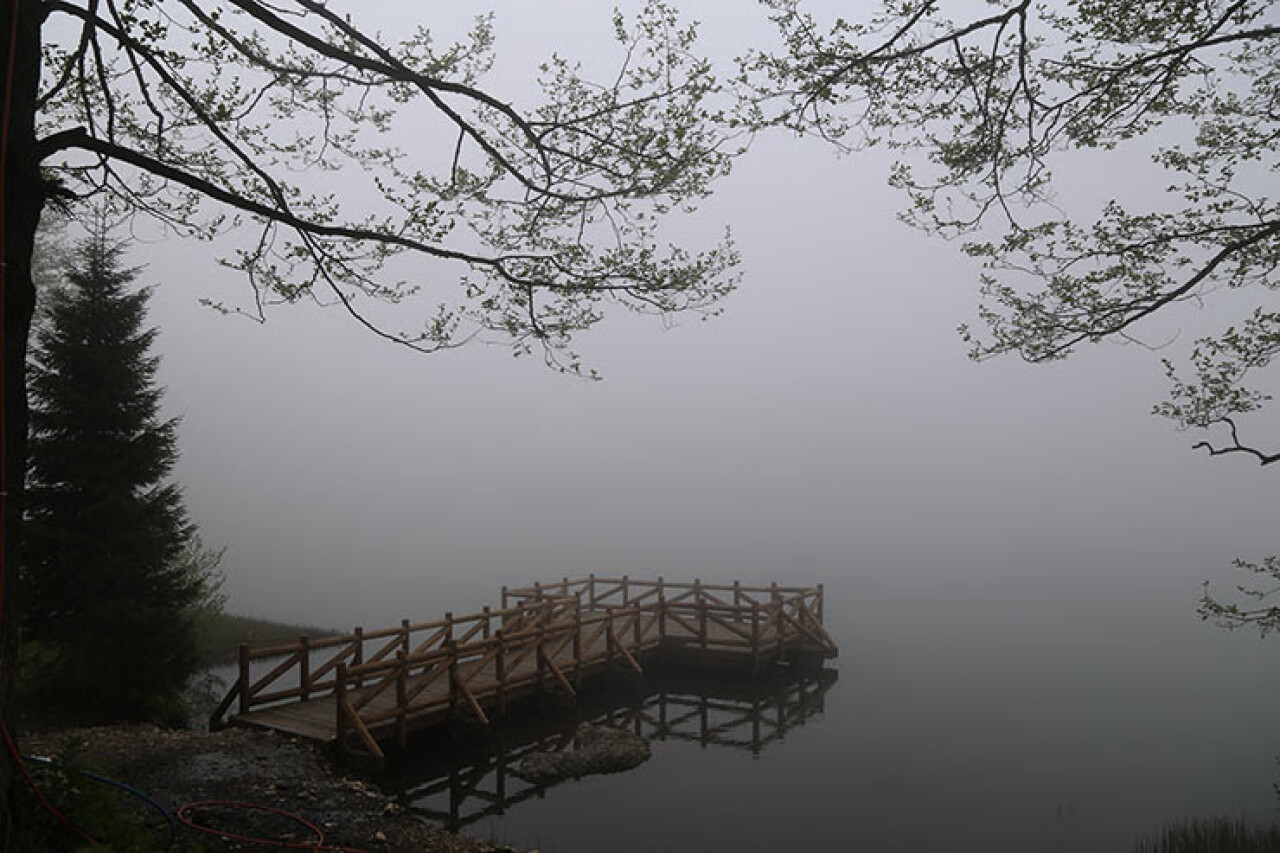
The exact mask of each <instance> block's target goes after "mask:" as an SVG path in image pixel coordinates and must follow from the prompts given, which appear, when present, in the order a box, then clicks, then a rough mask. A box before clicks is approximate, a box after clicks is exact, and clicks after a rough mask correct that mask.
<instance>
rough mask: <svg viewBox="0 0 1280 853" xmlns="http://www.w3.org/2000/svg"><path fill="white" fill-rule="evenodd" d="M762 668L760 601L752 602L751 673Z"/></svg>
mask: <svg viewBox="0 0 1280 853" xmlns="http://www.w3.org/2000/svg"><path fill="white" fill-rule="evenodd" d="M759 668H760V602H758V601H753V602H751V673H752V674H753V675H754V674H755V672H756V671H757V670H758V669H759Z"/></svg>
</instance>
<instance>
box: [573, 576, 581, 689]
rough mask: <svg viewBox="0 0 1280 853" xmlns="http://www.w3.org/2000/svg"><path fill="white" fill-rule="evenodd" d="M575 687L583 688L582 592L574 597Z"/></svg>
mask: <svg viewBox="0 0 1280 853" xmlns="http://www.w3.org/2000/svg"><path fill="white" fill-rule="evenodd" d="M573 601H574V604H573V687H574V689H575V690H580V689H581V688H582V593H580V592H579V593H577V594H575V595H574V597H573Z"/></svg>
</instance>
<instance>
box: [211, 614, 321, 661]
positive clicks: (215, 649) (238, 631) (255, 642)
mask: <svg viewBox="0 0 1280 853" xmlns="http://www.w3.org/2000/svg"><path fill="white" fill-rule="evenodd" d="M195 627H196V643H197V649H198V651H199V655H200V662H201V665H202V666H206V667H208V666H220V665H222V664H228V663H235V662H236V659H237V651H236V650H237V648H238V647H239V645H240V644H241V643H245V644H247V645H250V646H272V645H276V644H277V643H288V642H292V641H294V640H297V639H298V637H301V636H308V637H330V636H333V635H334V634H341V633H342V632H341V631H334V630H332V629H330V628H318V627H316V626H315V625H293V624H289V623H285V622H272V621H270V620H268V619H254V618H253V617H251V616H237V615H235V614H233V613H216V612H213V611H209V610H202V611H201V612H200V614H199V615H198V616H197V617H196V620H195Z"/></svg>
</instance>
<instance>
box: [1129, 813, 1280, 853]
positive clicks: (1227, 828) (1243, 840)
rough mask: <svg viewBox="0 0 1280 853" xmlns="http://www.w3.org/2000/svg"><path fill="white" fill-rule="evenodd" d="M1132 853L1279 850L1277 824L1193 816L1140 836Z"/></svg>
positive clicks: (1258, 852) (1278, 852)
mask: <svg viewBox="0 0 1280 853" xmlns="http://www.w3.org/2000/svg"><path fill="white" fill-rule="evenodd" d="M1134 853H1280V826H1277V825H1276V824H1269V825H1261V826H1259V825H1251V824H1249V823H1247V822H1246V821H1245V820H1244V819H1243V818H1237V819H1235V820H1232V819H1230V818H1212V819H1199V818H1197V819H1194V820H1188V821H1183V822H1181V823H1175V824H1170V825H1168V826H1166V827H1165V828H1164V829H1163V830H1161V831H1160V833H1159V834H1158V835H1156V836H1154V837H1147V838H1143V839H1140V840H1139V841H1138V843H1137V845H1136V846H1135V847H1134Z"/></svg>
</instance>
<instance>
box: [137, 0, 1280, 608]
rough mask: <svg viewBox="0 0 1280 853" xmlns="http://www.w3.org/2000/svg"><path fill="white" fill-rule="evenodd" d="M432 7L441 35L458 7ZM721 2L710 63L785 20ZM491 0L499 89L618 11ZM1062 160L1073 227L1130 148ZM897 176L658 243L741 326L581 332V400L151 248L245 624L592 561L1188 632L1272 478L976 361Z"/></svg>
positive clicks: (602, 30) (942, 262)
mask: <svg viewBox="0 0 1280 853" xmlns="http://www.w3.org/2000/svg"><path fill="white" fill-rule="evenodd" d="M633 5H634V4H624V8H630V7H631V6H633ZM846 5H847V4H846ZM383 6H385V7H386V8H383ZM433 6H443V7H444V8H445V10H446V11H445V12H444V13H441V14H445V15H451V16H454V17H450V18H449V24H448V25H449V26H451V27H454V30H453V31H454V32H456V31H457V30H456V28H457V21H458V20H460V19H461V17H460V16H461V14H462V13H465V12H467V10H470V9H472V8H474V4H471V3H450V4H433ZM729 6H730V4H720V3H714V4H713V3H708V2H704V3H699V4H684V8H685V9H686V10H687V13H688V14H690V15H692V16H694V17H698V18H701V19H702V20H703V21H704V30H703V32H704V36H705V38H706V40H707V43H708V46H709V49H710V50H711V51H712V52H713V53H714V54H715V55H716V56H717V57H719V58H727V57H731V56H733V55H734V54H736V53H739V52H741V51H742V50H743V49H745V48H746V47H749V46H751V45H753V44H759V43H760V40H761V39H763V38H766V34H767V32H768V30H767V27H766V26H765V25H764V22H763V15H762V14H761V13H760V11H759V10H758V9H756V8H755V7H754V6H748V5H747V4H732V10H730V9H729V8H728V7H729ZM496 7H497V11H498V16H497V33H498V42H497V51H498V54H499V57H500V62H499V67H498V69H497V70H496V73H495V75H494V82H493V84H492V85H493V88H494V89H496V90H498V91H499V92H506V91H509V92H511V93H514V94H513V95H512V96H513V97H516V96H518V95H519V94H520V93H522V92H525V91H527V88H526V86H525V83H524V81H525V79H526V77H527V75H528V73H529V69H530V67H531V65H532V63H534V62H536V61H537V59H539V58H541V57H544V56H545V55H547V54H548V53H549V52H550V51H551V50H553V49H560V50H562V51H564V52H565V53H567V54H570V55H575V56H585V57H586V58H587V59H588V61H589V62H594V61H599V62H604V60H603V58H602V57H603V56H604V55H605V51H606V43H605V40H606V39H607V36H608V32H609V12H608V8H607V7H606V6H604V5H601V4H598V3H594V2H588V0H582V2H576V3H575V2H557V3H545V2H544V3H537V4H520V3H514V2H509V3H502V4H496ZM387 8H392V9H396V10H399V11H398V13H397V14H399V15H402V16H404V17H405V18H406V19H408V18H409V17H410V16H412V15H415V14H418V13H419V10H420V9H421V8H422V7H420V6H419V5H418V4H411V3H400V4H382V6H380V10H381V11H383V13H384V14H386V9H387ZM748 9H750V13H748V11H747V10H748ZM433 14H436V13H433ZM360 20H362V19H361V17H360V15H357V21H360ZM394 23H395V21H394V19H393V18H391V17H390V16H388V18H387V19H384V20H381V21H376V22H374V26H376V27H385V28H390V27H391V26H393V25H394ZM428 23H431V22H428ZM602 67H607V65H602ZM1064 162H1065V163H1066V168H1067V169H1070V170H1078V174H1074V173H1073V174H1071V175H1070V178H1071V179H1070V182H1069V184H1070V186H1071V195H1070V196H1068V197H1066V198H1064V199H1063V202H1064V204H1065V205H1066V206H1067V208H1068V209H1087V208H1088V207H1089V206H1090V205H1091V204H1095V203H1097V202H1098V201H1099V200H1101V199H1104V198H1105V197H1106V195H1107V194H1108V193H1109V192H1110V191H1111V190H1112V189H1113V188H1115V187H1116V186H1119V185H1122V184H1123V183H1124V182H1125V181H1126V180H1128V177H1127V176H1128V175H1129V174H1130V169H1131V167H1132V165H1133V163H1135V162H1140V160H1136V159H1134V158H1132V157H1128V155H1125V154H1120V155H1117V157H1115V158H1114V159H1111V158H1093V159H1087V158H1075V159H1074V160H1071V161H1064ZM888 164H889V160H888V159H887V158H886V156H885V155H884V153H883V152H878V151H873V152H870V153H866V154H856V155H852V156H847V157H843V158H838V157H837V156H835V154H834V152H832V151H831V150H830V149H828V148H825V147H823V146H822V145H820V144H818V143H816V142H811V141H803V140H796V139H792V138H788V137H786V136H785V135H777V136H768V137H764V138H761V139H760V140H758V141H757V142H756V144H755V145H754V147H753V149H752V151H751V152H750V153H749V154H748V155H747V156H746V157H744V158H742V159H741V160H740V161H739V163H738V164H737V166H736V168H735V171H734V173H733V175H732V176H731V177H730V178H729V179H727V180H725V181H724V182H723V183H722V184H721V186H720V188H719V191H718V192H717V193H716V195H715V196H714V197H713V198H712V199H711V200H710V201H709V202H708V203H707V204H705V205H704V206H703V208H702V209H701V211H700V212H699V213H698V214H697V215H696V216H695V217H692V218H690V219H688V220H682V221H680V222H678V223H676V224H674V225H673V226H672V231H671V233H672V234H673V235H674V236H676V237H677V238H679V239H681V240H682V241H686V242H687V243H688V244H689V245H690V246H691V247H697V246H701V245H706V244H707V243H709V242H711V241H713V240H714V239H715V237H716V235H717V234H718V233H719V232H720V230H721V229H722V228H723V227H724V226H725V225H730V226H732V228H733V229H734V234H735V238H736V240H737V242H738V244H739V246H740V248H741V251H742V254H743V258H744V266H743V272H744V279H743V282H742V285H741V288H740V290H739V292H738V293H737V294H736V295H734V296H733V297H732V298H731V299H730V300H729V301H728V303H727V304H726V306H725V312H724V315H723V316H721V317H718V318H715V319H713V320H710V321H708V322H700V321H699V320H697V319H696V318H692V317H691V318H687V319H680V320H679V321H678V324H677V326H676V327H675V328H672V329H665V328H663V326H662V325H661V324H660V323H659V322H656V321H654V320H653V319H652V318H641V317H627V316H614V317H611V318H610V319H609V320H608V321H607V322H605V323H604V324H602V325H601V326H600V327H599V328H598V329H597V330H595V331H593V332H591V333H589V334H586V335H584V336H582V337H581V338H580V339H579V341H578V349H579V350H580V351H581V352H582V353H583V355H584V356H585V358H586V360H587V361H588V362H589V363H590V364H591V365H592V366H594V367H596V368H597V369H599V370H600V371H601V373H602V374H603V375H604V377H605V380H604V381H603V382H596V383H592V382H586V381H582V380H578V379H574V378H570V377H566V376H562V375H558V374H555V373H553V372H551V371H549V370H547V369H546V368H545V367H544V366H543V365H542V364H541V361H540V359H538V358H537V357H533V358H521V359H513V358H512V357H511V354H510V352H509V351H508V350H505V349H503V348H501V347H496V346H483V345H481V346H475V347H472V348H470V349H467V350H463V351H459V352H453V353H447V354H443V355H434V356H424V355H419V354H415V353H413V352H410V351H408V350H406V349H403V348H400V347H397V346H395V345H392V344H389V343H386V342H383V341H379V340H376V339H374V338H373V337H371V336H370V335H369V334H368V333H367V332H364V331H363V330H361V329H359V328H358V327H357V326H356V325H355V324H354V323H352V322H351V321H350V319H349V318H347V317H345V316H344V315H342V314H340V313H339V312H335V311H326V310H321V309H318V308H315V307H312V306H299V307H291V308H281V309H278V310H276V311H274V312H273V313H271V314H270V317H269V321H268V322H267V323H266V324H265V325H261V326H260V325H257V324H254V323H251V322H248V321H246V320H242V319H236V318H227V317H223V316H220V315H217V314H215V313H213V312H210V311H208V310H205V309H202V308H201V307H200V306H199V305H198V303H197V300H198V299H199V298H200V297H205V296H212V297H215V298H226V299H238V300H240V301H244V300H246V299H247V298H248V289H247V285H246V284H245V283H244V281H243V280H241V279H240V278H239V277H238V276H237V274H236V273H234V272H231V271H228V270H226V269H224V268H222V267H219V266H218V265H217V264H216V263H215V260H214V259H215V257H216V255H217V252H216V251H215V249H214V248H213V247H209V246H204V245H200V244H196V243H193V242H190V241H180V240H169V241H166V242H160V243H153V244H149V245H139V246H138V247H137V249H136V251H135V253H134V254H133V255H132V256H131V260H132V261H134V262H137V263H145V264H146V265H147V268H146V270H145V272H144V273H143V275H142V276H141V281H142V282H144V283H148V284H152V283H154V284H157V285H159V286H158V288H157V291H156V295H155V297H154V299H153V301H152V314H151V319H152V322H153V323H155V324H157V325H159V326H161V327H162V329H163V331H162V335H161V338H160V343H159V349H160V353H161V355H162V356H163V360H164V361H163V366H162V370H161V375H162V380H163V382H164V384H165V386H166V388H167V391H166V397H165V407H166V411H167V412H169V413H171V414H173V415H180V416H181V417H182V418H183V422H182V428H181V452H182V458H181V461H180V463H179V465H178V467H177V470H176V476H177V478H178V480H179V481H180V482H181V484H182V485H183V487H184V489H185V494H186V499H187V503H188V507H189V509H190V510H191V513H192V515H193V516H194V518H195V520H196V521H197V523H198V524H199V525H200V527H201V529H202V531H203V536H204V538H205V541H206V542H207V543H208V544H210V545H214V546H226V548H227V552H226V557H225V561H224V569H225V571H226V574H227V585H226V591H227V592H228V593H229V595H230V607H231V609H232V610H234V611H239V612H245V613H250V614H254V615H263V616H271V617H277V618H282V619H291V620H302V621H309V622H315V623H320V624H322V625H326V626H331V627H346V626H348V625H350V624H353V623H357V622H360V623H363V624H366V625H378V624H381V623H387V622H391V621H395V620H398V619H399V618H401V617H402V616H407V617H412V618H414V619H426V618H433V617H435V616H437V615H438V614H439V613H440V612H441V611H443V610H446V609H453V610H456V611H459V612H461V611H463V610H468V609H471V608H473V607H478V606H479V605H480V604H481V603H485V602H488V601H494V600H495V599H496V593H497V590H498V588H499V587H500V586H501V585H502V584H503V583H512V584H515V583H524V582H529V581H533V580H537V579H551V578H557V577H560V576H561V575H570V576H577V575H583V574H585V573H587V572H588V571H596V572H598V573H622V572H629V573H631V574H633V575H638V576H639V575H643V576H656V575H660V574H661V575H665V576H667V577H669V578H692V577H695V576H699V577H702V578H703V579H716V580H731V579H735V578H738V579H742V580H744V581H761V580H775V579H776V580H780V581H794V582H814V581H825V582H826V583H827V584H828V586H830V587H834V588H838V589H842V590H845V591H846V592H847V593H848V594H850V595H855V596H858V597H859V598H860V600H863V601H864V602H865V601H876V600H877V596H879V597H880V599H879V600H883V601H885V602H892V605H891V606H893V607H907V608H909V607H910V606H911V602H912V601H913V593H915V592H920V593H921V594H933V593H935V592H936V591H937V590H946V591H952V592H959V593H963V594H966V595H971V596H980V597H983V598H985V599H987V600H989V601H991V602H995V603H997V604H999V605H1000V606H1007V607H1008V608H1015V609H1016V608H1029V609H1032V610H1034V609H1036V608H1044V607H1052V608H1054V609H1058V608H1061V607H1064V606H1066V607H1069V606H1071V597H1073V596H1074V597H1076V599H1078V600H1082V601H1083V600H1095V601H1101V600H1108V599H1112V600H1115V601H1117V602H1122V603H1123V602H1128V601H1133V600H1145V601H1157V602H1159V604H1160V606H1161V607H1167V609H1168V610H1169V611H1170V612H1173V613H1177V614H1178V615H1179V618H1185V619H1186V620H1188V621H1194V620H1195V615H1194V612H1193V611H1194V602H1195V598H1196V595H1197V594H1198V591H1199V583H1200V581H1201V580H1203V579H1206V578H1210V577H1214V578H1219V579H1225V580H1228V581H1231V580H1235V579H1237V578H1236V576H1235V575H1233V574H1232V573H1231V572H1230V571H1229V566H1228V564H1229V561H1230V559H1231V558H1232V557H1235V556H1246V557H1258V556H1261V555H1264V554H1268V553H1272V552H1273V551H1274V550H1275V549H1276V540H1275V537H1274V534H1273V526H1274V523H1275V512H1274V507H1275V505H1276V504H1275V499H1276V496H1277V489H1278V488H1280V479H1277V475H1276V474H1270V475H1269V474H1267V473H1266V471H1265V469H1260V468H1259V467H1258V466H1257V465H1256V464H1254V463H1251V462H1249V461H1247V460H1245V459H1225V460H1212V461H1211V460H1209V459H1207V458H1206V457H1205V456H1204V454H1203V453H1196V452H1192V451H1191V450H1190V444H1191V443H1192V442H1193V441H1194V440H1196V439H1197V438H1198V437H1194V436H1190V435H1187V434H1179V433H1177V432H1175V431H1174V430H1173V429H1172V427H1171V425H1170V424H1169V423H1167V422H1165V421H1163V420H1161V419H1158V418H1155V417H1153V416H1151V415H1150V409H1151V406H1152V405H1153V404H1154V403H1156V402H1158V401H1159V400H1160V399H1161V398H1162V397H1163V395H1164V393H1165V391H1166V384H1165V380H1164V377H1163V374H1162V371H1161V369H1160V367H1159V363H1158V359H1159V355H1160V354H1159V353H1152V352H1149V351H1147V350H1144V349H1142V348H1139V347H1120V346H1115V345H1103V346H1097V347H1091V348H1087V349H1085V350H1083V351H1081V352H1080V353H1079V354H1078V355H1077V356H1075V357H1074V358H1072V359H1071V360H1069V361H1067V362H1066V363H1062V364H1057V365H1053V366H1049V367H1035V366H1030V365H1026V364H1023V363H1021V362H1019V361H1016V360H1013V359H1007V360H1003V361H996V362H992V363H987V364H981V365H979V364H973V363H971V362H969V361H968V360H967V359H966V357H965V346H964V344H963V343H962V341H961V340H960V339H959V337H958V335H957V334H956V332H955V327H956V325H957V324H958V323H961V322H965V321H971V320H973V319H974V318H975V316H976V312H975V307H976V304H977V299H978V297H977V272H978V270H977V268H976V266H975V264H974V263H973V262H972V261H971V260H970V259H968V258H966V257H964V256H963V255H962V254H961V253H960V251H959V247H958V246H957V245H955V244H949V243H946V242H944V241H940V240H937V239H933V238H929V237H927V236H925V235H922V234H919V233H917V232H914V231H911V230H909V229H908V228H907V227H906V226H904V225H902V224H900V223H899V222H898V221H897V219H896V214H897V212H898V211H899V210H901V208H902V206H903V204H904V199H903V197H901V196H900V195H898V194H897V193H895V192H894V191H892V190H890V189H889V188H887V187H886V185H885V178H886V173H887V168H888ZM230 245H232V244H231V243H224V244H222V247H223V248H224V249H225V248H226V247H228V246H230ZM406 310H412V309H411V308H407V309H406ZM1231 316H1232V315H1231V314H1230V312H1229V311H1224V310H1220V309H1218V308H1216V307H1215V306H1213V305H1210V306H1209V307H1208V308H1206V309H1205V311H1203V312H1197V311H1195V310H1194V309H1190V308H1187V309H1183V313H1180V314H1176V315H1174V316H1172V317H1171V318H1169V319H1164V320H1162V321H1161V323H1162V325H1161V326H1160V328H1159V330H1158V334H1156V335H1155V337H1154V338H1153V339H1161V340H1163V339H1165V338H1167V337H1172V336H1175V335H1176V336H1177V337H1176V343H1175V347H1174V348H1173V349H1172V350H1171V352H1173V353H1174V354H1176V353H1178V352H1181V351H1182V350H1179V349H1177V347H1179V346H1184V345H1186V344H1188V343H1189V342H1190V340H1191V339H1192V338H1193V337H1195V336H1196V335H1197V334H1198V333H1202V332H1204V331H1207V330H1211V329H1213V328H1215V327H1216V325H1217V324H1219V323H1223V322H1226V321H1228V320H1229V319H1230V317H1231ZM1206 324H1207V325H1206ZM1037 596H1040V597H1039V598H1038V597H1037ZM886 606H888V605H886ZM1117 606H1123V605H1122V604H1119V605H1117Z"/></svg>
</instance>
